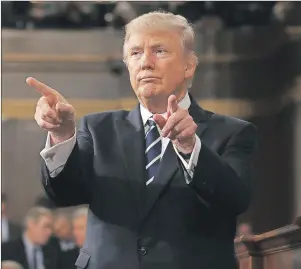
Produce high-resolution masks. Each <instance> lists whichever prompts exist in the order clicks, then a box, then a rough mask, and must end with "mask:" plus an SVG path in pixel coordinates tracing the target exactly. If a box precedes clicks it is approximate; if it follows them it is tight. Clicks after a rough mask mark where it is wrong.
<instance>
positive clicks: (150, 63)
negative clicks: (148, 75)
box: [141, 52, 155, 70]
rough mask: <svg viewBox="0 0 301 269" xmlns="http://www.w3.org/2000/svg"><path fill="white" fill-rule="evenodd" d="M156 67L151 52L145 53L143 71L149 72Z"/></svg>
mask: <svg viewBox="0 0 301 269" xmlns="http://www.w3.org/2000/svg"><path fill="white" fill-rule="evenodd" d="M154 67H155V59H154V57H153V55H152V53H151V52H145V53H144V54H143V56H142V57H141V69H142V70H148V69H154Z"/></svg>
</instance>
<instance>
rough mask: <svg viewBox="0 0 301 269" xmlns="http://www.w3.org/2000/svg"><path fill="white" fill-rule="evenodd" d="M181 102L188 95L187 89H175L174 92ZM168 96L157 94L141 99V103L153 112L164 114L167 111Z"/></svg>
mask: <svg viewBox="0 0 301 269" xmlns="http://www.w3.org/2000/svg"><path fill="white" fill-rule="evenodd" d="M173 94H174V95H175V96H176V97H177V102H178V103H179V102H180V101H181V100H182V99H183V98H184V97H185V95H186V91H175V92H174V93H173ZM168 98H169V95H168V96H155V97H152V98H148V99H139V101H140V103H141V104H142V105H143V106H144V107H145V108H146V109H147V110H148V111H149V112H151V113H152V114H163V113H165V112H166V111H167V105H168Z"/></svg>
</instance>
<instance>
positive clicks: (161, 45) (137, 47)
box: [129, 43, 164, 50]
mask: <svg viewBox="0 0 301 269" xmlns="http://www.w3.org/2000/svg"><path fill="white" fill-rule="evenodd" d="M160 47H164V44H162V43H155V44H153V45H152V46H151V48H152V49H156V48H160ZM141 48H142V47H141V46H138V45H136V46H133V47H130V48H129V49H130V50H137V49H141Z"/></svg>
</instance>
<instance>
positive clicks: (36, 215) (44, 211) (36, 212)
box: [25, 206, 52, 227]
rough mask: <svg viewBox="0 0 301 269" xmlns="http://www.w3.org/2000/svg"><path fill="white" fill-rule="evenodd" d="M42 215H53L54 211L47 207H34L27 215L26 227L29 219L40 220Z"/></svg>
mask: <svg viewBox="0 0 301 269" xmlns="http://www.w3.org/2000/svg"><path fill="white" fill-rule="evenodd" d="M42 216H50V217H51V216H52V211H51V210H50V209H48V208H45V207H40V206H36V207H32V208H31V209H29V211H28V212H27V214H26V216H25V227H26V226H27V224H28V222H29V221H38V220H39V219H40V217H42Z"/></svg>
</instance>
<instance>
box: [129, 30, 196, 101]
mask: <svg viewBox="0 0 301 269" xmlns="http://www.w3.org/2000/svg"><path fill="white" fill-rule="evenodd" d="M125 57H126V61H127V66H128V70H129V75H130V81H131V85H132V88H133V89H134V91H135V93H136V95H137V97H138V98H139V99H140V100H141V101H143V100H146V99H154V98H164V100H166V101H167V99H168V97H169V96H170V95H171V94H173V93H175V91H177V90H179V91H184V90H186V86H187V85H186V84H185V80H186V79H188V78H191V77H192V76H193V73H194V70H195V64H192V62H191V59H189V57H187V55H186V53H185V52H184V51H183V45H182V39H181V36H180V34H179V33H177V32H176V31H172V30H171V31H170V30H169V31H168V30H166V29H162V30H158V29H157V30H152V29H148V30H144V31H137V32H136V33H134V34H131V36H130V38H129V40H128V42H127V44H126V46H125Z"/></svg>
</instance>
